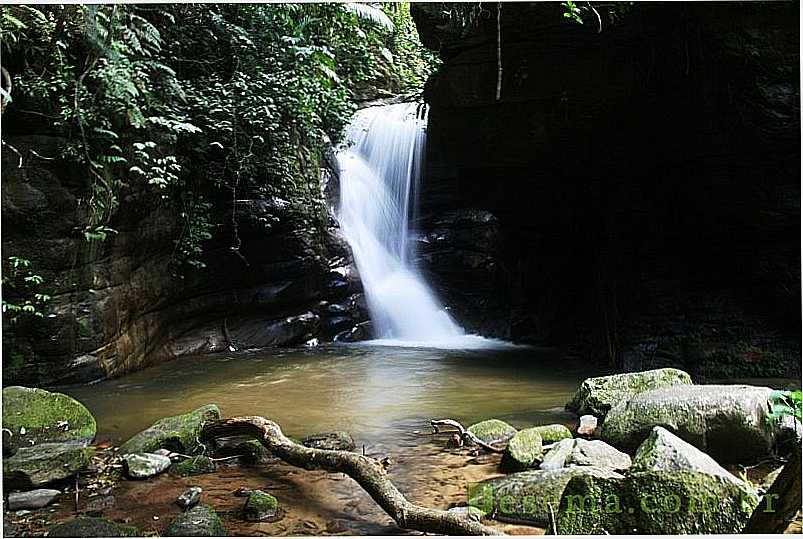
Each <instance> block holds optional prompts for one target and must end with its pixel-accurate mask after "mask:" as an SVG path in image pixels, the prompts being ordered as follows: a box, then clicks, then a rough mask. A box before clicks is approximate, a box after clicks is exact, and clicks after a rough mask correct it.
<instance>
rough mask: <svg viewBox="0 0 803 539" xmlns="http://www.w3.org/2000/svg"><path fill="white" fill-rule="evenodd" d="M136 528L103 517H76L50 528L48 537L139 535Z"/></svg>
mask: <svg viewBox="0 0 803 539" xmlns="http://www.w3.org/2000/svg"><path fill="white" fill-rule="evenodd" d="M141 536H142V534H141V533H140V532H139V530H138V529H136V528H134V527H132V526H123V525H120V524H117V523H116V522H112V521H111V520H108V519H105V518H94V517H78V518H74V519H72V520H68V521H67V522H62V523H61V524H58V525H56V526H54V527H52V528H50V530H48V537H141Z"/></svg>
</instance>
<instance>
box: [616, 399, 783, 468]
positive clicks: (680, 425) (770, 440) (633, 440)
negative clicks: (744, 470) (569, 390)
mask: <svg viewBox="0 0 803 539" xmlns="http://www.w3.org/2000/svg"><path fill="white" fill-rule="evenodd" d="M770 393H772V390H771V389H770V388H767V387H754V386H745V385H706V386H684V385H680V386H675V387H667V388H662V389H655V390H653V391H648V392H646V393H642V394H640V395H636V396H635V397H633V398H631V399H630V400H628V401H626V402H622V403H620V404H619V405H617V406H615V407H614V408H613V409H611V411H610V413H609V414H608V417H607V418H606V419H605V422H604V423H603V424H602V433H601V438H602V439H603V440H605V441H606V442H608V443H610V444H611V445H614V446H616V447H618V448H619V449H622V450H623V451H628V452H629V451H634V450H635V449H636V448H637V447H638V446H639V445H640V444H641V443H642V442H643V441H644V440H646V439H647V437H648V436H650V433H651V432H652V430H653V427H656V426H661V427H664V428H666V429H667V430H670V431H672V432H674V433H675V434H676V435H677V436H679V437H680V438H682V439H683V440H685V441H687V442H689V443H690V444H692V445H693V446H695V447H697V448H698V449H701V450H703V451H705V452H706V453H708V454H709V455H711V456H712V457H714V458H715V459H717V460H718V461H719V462H727V463H746V462H752V461H755V460H756V459H759V458H761V457H763V456H765V455H767V454H769V453H770V452H771V451H772V448H773V445H774V443H775V441H776V436H777V435H778V434H780V427H779V424H778V423H776V422H775V421H773V420H771V419H770V418H768V414H767V412H768V410H769V408H768V401H767V399H768V397H769V395H770Z"/></svg>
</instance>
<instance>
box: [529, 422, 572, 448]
mask: <svg viewBox="0 0 803 539" xmlns="http://www.w3.org/2000/svg"><path fill="white" fill-rule="evenodd" d="M533 429H535V430H536V431H537V432H538V434H540V435H541V441H542V442H543V443H544V444H553V443H555V442H559V441H561V440H565V439H567V438H572V437H573V436H572V431H570V430H569V429H568V427H566V425H558V424H555V425H541V426H539V427H533Z"/></svg>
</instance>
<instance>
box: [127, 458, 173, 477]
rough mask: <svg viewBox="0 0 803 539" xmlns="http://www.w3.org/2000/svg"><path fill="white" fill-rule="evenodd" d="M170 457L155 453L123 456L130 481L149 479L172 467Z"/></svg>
mask: <svg viewBox="0 0 803 539" xmlns="http://www.w3.org/2000/svg"><path fill="white" fill-rule="evenodd" d="M170 464H171V461H170V458H169V457H166V456H164V455H156V454H154V453H130V454H128V455H125V456H123V470H124V471H125V474H126V476H127V477H128V478H130V479H147V478H149V477H153V476H155V475H159V474H160V473H162V472H164V471H165V470H167V469H168V468H169V467H170Z"/></svg>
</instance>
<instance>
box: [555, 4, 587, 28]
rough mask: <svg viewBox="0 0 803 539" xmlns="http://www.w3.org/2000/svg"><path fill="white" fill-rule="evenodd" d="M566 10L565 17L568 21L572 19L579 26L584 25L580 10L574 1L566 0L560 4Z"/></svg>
mask: <svg viewBox="0 0 803 539" xmlns="http://www.w3.org/2000/svg"><path fill="white" fill-rule="evenodd" d="M560 5H561V6H563V8H564V12H563V16H564V18H566V19H571V20H573V21H574V22H576V23H577V24H583V18H582V17H580V8H579V7H577V4H575V3H574V2H572V0H566V2H562V3H561V4H560Z"/></svg>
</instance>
